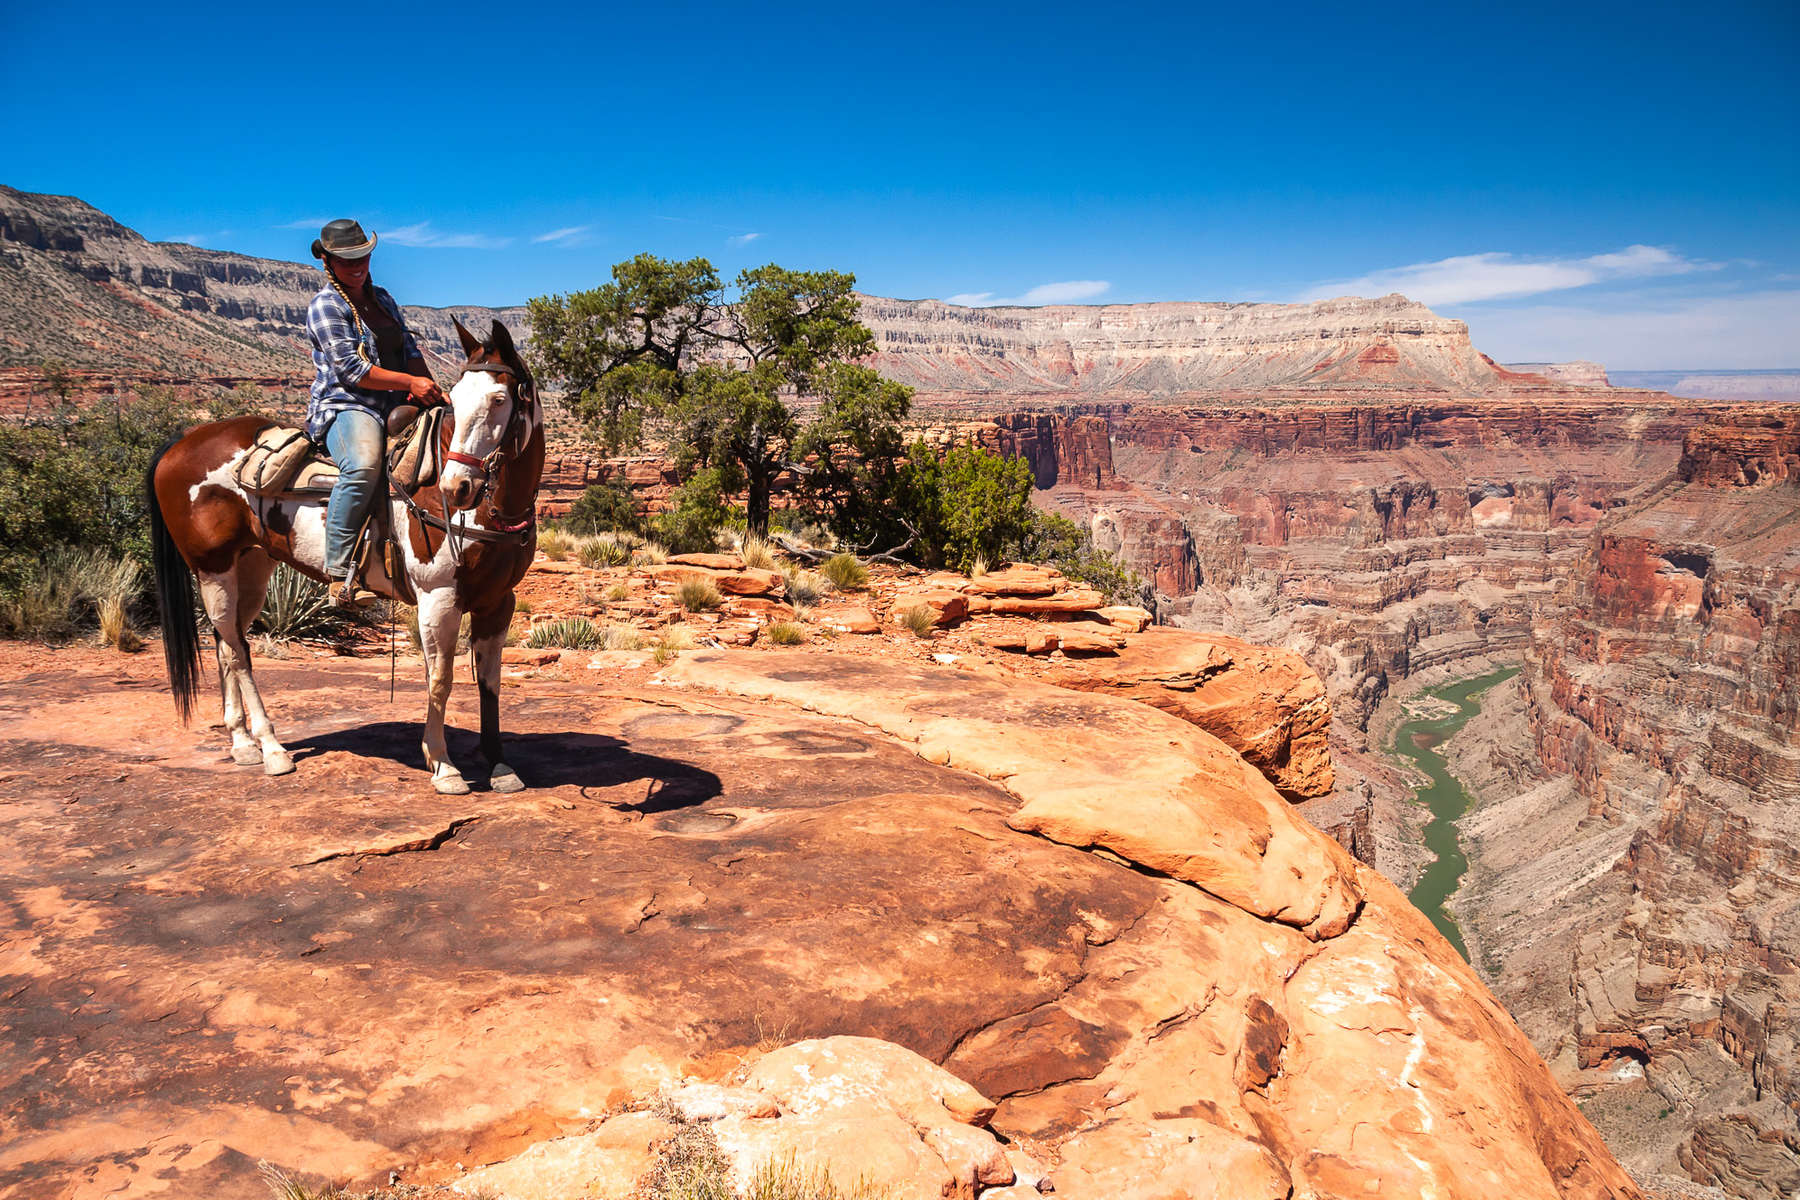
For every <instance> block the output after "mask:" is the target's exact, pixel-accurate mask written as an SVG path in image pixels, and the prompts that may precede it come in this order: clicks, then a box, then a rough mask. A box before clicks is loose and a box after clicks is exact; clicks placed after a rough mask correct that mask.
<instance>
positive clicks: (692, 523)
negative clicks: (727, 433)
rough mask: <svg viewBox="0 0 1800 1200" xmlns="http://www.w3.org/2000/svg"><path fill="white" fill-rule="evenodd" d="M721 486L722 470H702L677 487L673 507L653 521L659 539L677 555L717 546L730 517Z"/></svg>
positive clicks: (652, 528)
mask: <svg viewBox="0 0 1800 1200" xmlns="http://www.w3.org/2000/svg"><path fill="white" fill-rule="evenodd" d="M721 486H722V485H721V483H720V475H719V472H717V471H701V472H699V473H697V474H696V475H694V477H693V478H691V479H689V480H688V481H687V482H686V483H684V484H682V485H681V486H680V487H678V488H676V489H675V492H674V494H673V495H672V496H670V497H669V499H670V500H671V501H672V502H673V505H672V507H671V508H670V509H669V511H667V512H665V513H660V514H658V515H657V517H656V519H655V520H654V521H652V522H651V530H652V532H654V533H655V535H656V540H657V541H659V542H661V543H663V544H664V545H665V546H667V547H668V548H669V549H671V550H673V551H674V552H675V553H677V554H694V553H698V552H704V551H707V550H711V549H713V548H714V546H716V545H717V538H718V531H719V528H720V527H721V526H723V525H724V524H725V523H726V519H727V517H728V516H729V514H728V512H727V511H726V508H725V502H724V500H723V499H722V498H721V495H720V490H721Z"/></svg>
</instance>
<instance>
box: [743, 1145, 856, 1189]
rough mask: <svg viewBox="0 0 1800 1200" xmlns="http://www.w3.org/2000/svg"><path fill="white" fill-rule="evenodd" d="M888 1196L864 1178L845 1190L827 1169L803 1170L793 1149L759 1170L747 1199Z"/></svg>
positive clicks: (751, 1178) (767, 1162) (752, 1178)
mask: <svg viewBox="0 0 1800 1200" xmlns="http://www.w3.org/2000/svg"><path fill="white" fill-rule="evenodd" d="M889 1195H890V1192H889V1190H888V1189H887V1188H886V1187H884V1186H879V1185H877V1184H875V1183H872V1182H870V1181H869V1180H867V1179H862V1178H859V1179H858V1180H857V1181H856V1182H855V1183H853V1184H851V1185H850V1188H849V1190H848V1191H846V1190H844V1189H843V1188H840V1187H839V1186H838V1185H837V1181H836V1180H834V1179H832V1177H831V1172H829V1171H827V1170H826V1169H825V1168H824V1167H818V1166H813V1167H802V1166H801V1165H800V1164H799V1161H798V1160H797V1159H796V1158H795V1156H794V1153H793V1151H791V1150H790V1151H789V1152H788V1153H787V1154H786V1155H785V1156H784V1157H782V1158H771V1159H769V1160H767V1161H766V1162H764V1163H763V1164H762V1165H761V1166H759V1167H757V1168H756V1173H755V1174H754V1175H752V1176H751V1177H750V1190H749V1191H747V1192H745V1193H744V1200H887V1197H888V1196H889Z"/></svg>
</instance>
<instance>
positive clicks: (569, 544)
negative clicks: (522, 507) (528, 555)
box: [537, 526, 575, 562]
mask: <svg viewBox="0 0 1800 1200" xmlns="http://www.w3.org/2000/svg"><path fill="white" fill-rule="evenodd" d="M537 548H538V549H539V550H542V551H543V552H544V557H545V558H548V559H550V560H551V561H552V562H561V561H562V560H563V559H565V558H567V557H569V555H570V554H572V553H574V551H575V535H574V534H572V533H568V532H566V531H564V530H561V529H557V528H555V527H554V526H551V527H548V528H544V529H540V530H538V543H537Z"/></svg>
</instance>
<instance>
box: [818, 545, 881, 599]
mask: <svg viewBox="0 0 1800 1200" xmlns="http://www.w3.org/2000/svg"><path fill="white" fill-rule="evenodd" d="M819 573H820V574H822V575H824V576H825V578H827V579H829V580H831V582H832V585H833V586H834V587H836V588H838V589H839V590H840V591H846V592H853V591H855V590H856V589H857V588H860V587H866V586H867V585H868V582H869V568H868V567H866V566H864V565H863V561H862V559H860V558H858V557H856V555H854V554H852V553H850V552H849V551H848V550H845V551H842V552H840V553H837V554H834V555H832V556H831V557H830V558H828V559H826V560H825V561H824V562H823V563H820V564H819Z"/></svg>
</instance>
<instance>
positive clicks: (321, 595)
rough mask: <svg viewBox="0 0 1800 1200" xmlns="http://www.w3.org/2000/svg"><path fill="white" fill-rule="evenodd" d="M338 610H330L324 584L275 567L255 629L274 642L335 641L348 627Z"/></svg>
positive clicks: (277, 564) (341, 612)
mask: <svg viewBox="0 0 1800 1200" xmlns="http://www.w3.org/2000/svg"><path fill="white" fill-rule="evenodd" d="M349 623H350V622H349V619H348V618H347V617H346V616H345V614H344V612H343V611H342V610H341V609H337V608H333V607H332V604H331V597H330V593H329V591H328V590H327V588H326V587H325V585H324V584H322V583H318V582H316V581H314V580H312V579H308V578H307V577H306V576H304V575H302V574H301V573H300V572H298V571H296V570H294V568H292V567H290V566H288V565H287V564H286V563H276V564H275V572H274V574H272V575H270V576H269V594H268V596H267V598H266V599H264V600H263V609H262V613H261V615H259V616H258V617H257V618H256V624H257V627H258V628H260V629H261V630H262V631H263V632H264V633H266V634H268V635H269V636H270V637H272V638H274V639H275V640H276V641H278V642H291V641H293V640H294V639H295V638H328V637H335V636H337V634H339V633H340V632H342V631H343V629H344V627H345V626H346V625H348V624H349Z"/></svg>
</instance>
